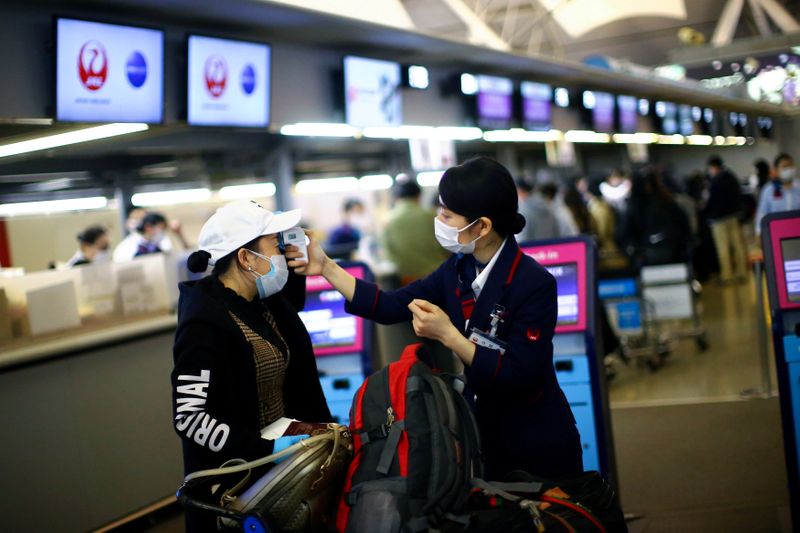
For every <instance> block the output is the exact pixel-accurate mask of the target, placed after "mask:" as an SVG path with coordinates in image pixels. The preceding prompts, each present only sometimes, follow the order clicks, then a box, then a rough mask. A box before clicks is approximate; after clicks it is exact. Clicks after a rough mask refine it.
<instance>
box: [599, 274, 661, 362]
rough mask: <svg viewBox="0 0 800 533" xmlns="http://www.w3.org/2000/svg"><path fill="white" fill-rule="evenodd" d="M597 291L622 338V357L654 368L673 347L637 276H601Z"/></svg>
mask: <svg viewBox="0 0 800 533" xmlns="http://www.w3.org/2000/svg"><path fill="white" fill-rule="evenodd" d="M598 294H599V297H600V300H601V301H602V302H603V305H604V306H605V309H606V313H607V314H608V319H609V322H610V325H611V328H612V329H613V330H614V333H616V334H617V336H618V337H619V341H620V350H621V353H620V357H621V359H622V360H623V361H626V362H627V361H629V360H633V361H636V362H637V363H639V364H643V365H645V366H647V368H649V369H650V370H651V371H653V372H655V371H656V370H658V369H659V368H661V366H662V365H663V364H664V359H666V357H667V356H668V355H669V353H670V351H671V343H670V339H669V336H668V335H666V334H665V332H663V331H662V329H661V327H660V324H659V322H658V321H657V320H655V309H654V304H653V302H650V301H648V300H647V299H646V298H644V297H643V295H642V286H641V283H640V280H639V279H637V278H635V277H625V278H612V279H605V280H600V281H599V283H598Z"/></svg>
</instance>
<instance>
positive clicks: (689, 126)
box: [678, 104, 695, 135]
mask: <svg viewBox="0 0 800 533" xmlns="http://www.w3.org/2000/svg"><path fill="white" fill-rule="evenodd" d="M694 122H695V121H694V117H693V116H692V106H690V105H685V104H683V105H680V106H678V128H679V132H680V134H681V135H694Z"/></svg>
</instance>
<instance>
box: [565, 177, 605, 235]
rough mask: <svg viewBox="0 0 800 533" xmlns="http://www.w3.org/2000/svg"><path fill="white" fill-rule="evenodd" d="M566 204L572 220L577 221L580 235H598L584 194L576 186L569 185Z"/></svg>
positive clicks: (566, 192)
mask: <svg viewBox="0 0 800 533" xmlns="http://www.w3.org/2000/svg"><path fill="white" fill-rule="evenodd" d="M564 205H565V206H566V207H567V209H568V210H569V213H570V215H572V220H573V221H574V222H575V226H577V228H578V233H579V234H580V235H597V227H596V226H595V224H594V219H593V218H592V215H591V214H590V213H589V210H588V209H587V208H586V202H584V200H583V196H581V193H580V192H578V189H576V188H575V186H569V187H567V188H566V190H565V191H564Z"/></svg>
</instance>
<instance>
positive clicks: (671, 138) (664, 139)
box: [658, 134, 686, 144]
mask: <svg viewBox="0 0 800 533" xmlns="http://www.w3.org/2000/svg"><path fill="white" fill-rule="evenodd" d="M658 144H686V139H685V138H684V137H683V135H679V134H675V135H659V136H658Z"/></svg>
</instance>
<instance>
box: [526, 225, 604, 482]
mask: <svg viewBox="0 0 800 533" xmlns="http://www.w3.org/2000/svg"><path fill="white" fill-rule="evenodd" d="M521 247H522V251H523V252H524V253H526V254H527V255H529V256H531V257H533V258H534V259H535V260H536V261H538V262H539V264H541V265H542V266H543V267H545V268H546V269H547V270H548V271H549V272H550V273H551V274H552V275H553V276H554V277H555V278H556V283H557V294H558V322H557V325H556V334H555V337H554V338H553V347H554V364H555V368H556V376H557V377H558V382H559V384H560V385H561V388H562V390H563V391H564V394H565V395H566V397H567V401H569V404H570V407H571V408H572V413H573V415H574V416H575V420H576V422H577V425H578V431H579V432H580V436H581V445H582V446H583V466H584V469H586V470H598V471H599V472H600V473H602V474H603V476H604V477H606V479H609V480H611V481H612V482H613V483H614V484H616V466H615V461H614V445H613V439H612V435H611V423H610V416H609V406H608V391H607V389H606V382H605V378H604V375H605V374H604V369H603V365H602V361H600V359H599V358H598V356H597V350H596V342H597V338H596V336H595V332H596V331H597V330H598V328H597V325H596V324H597V320H596V314H595V305H596V303H597V297H596V295H597V288H596V278H595V268H596V260H595V257H596V249H595V245H594V243H593V242H592V241H591V240H590V239H588V238H583V237H575V238H570V239H561V240H554V241H541V242H529V243H524V244H522V246H521Z"/></svg>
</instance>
